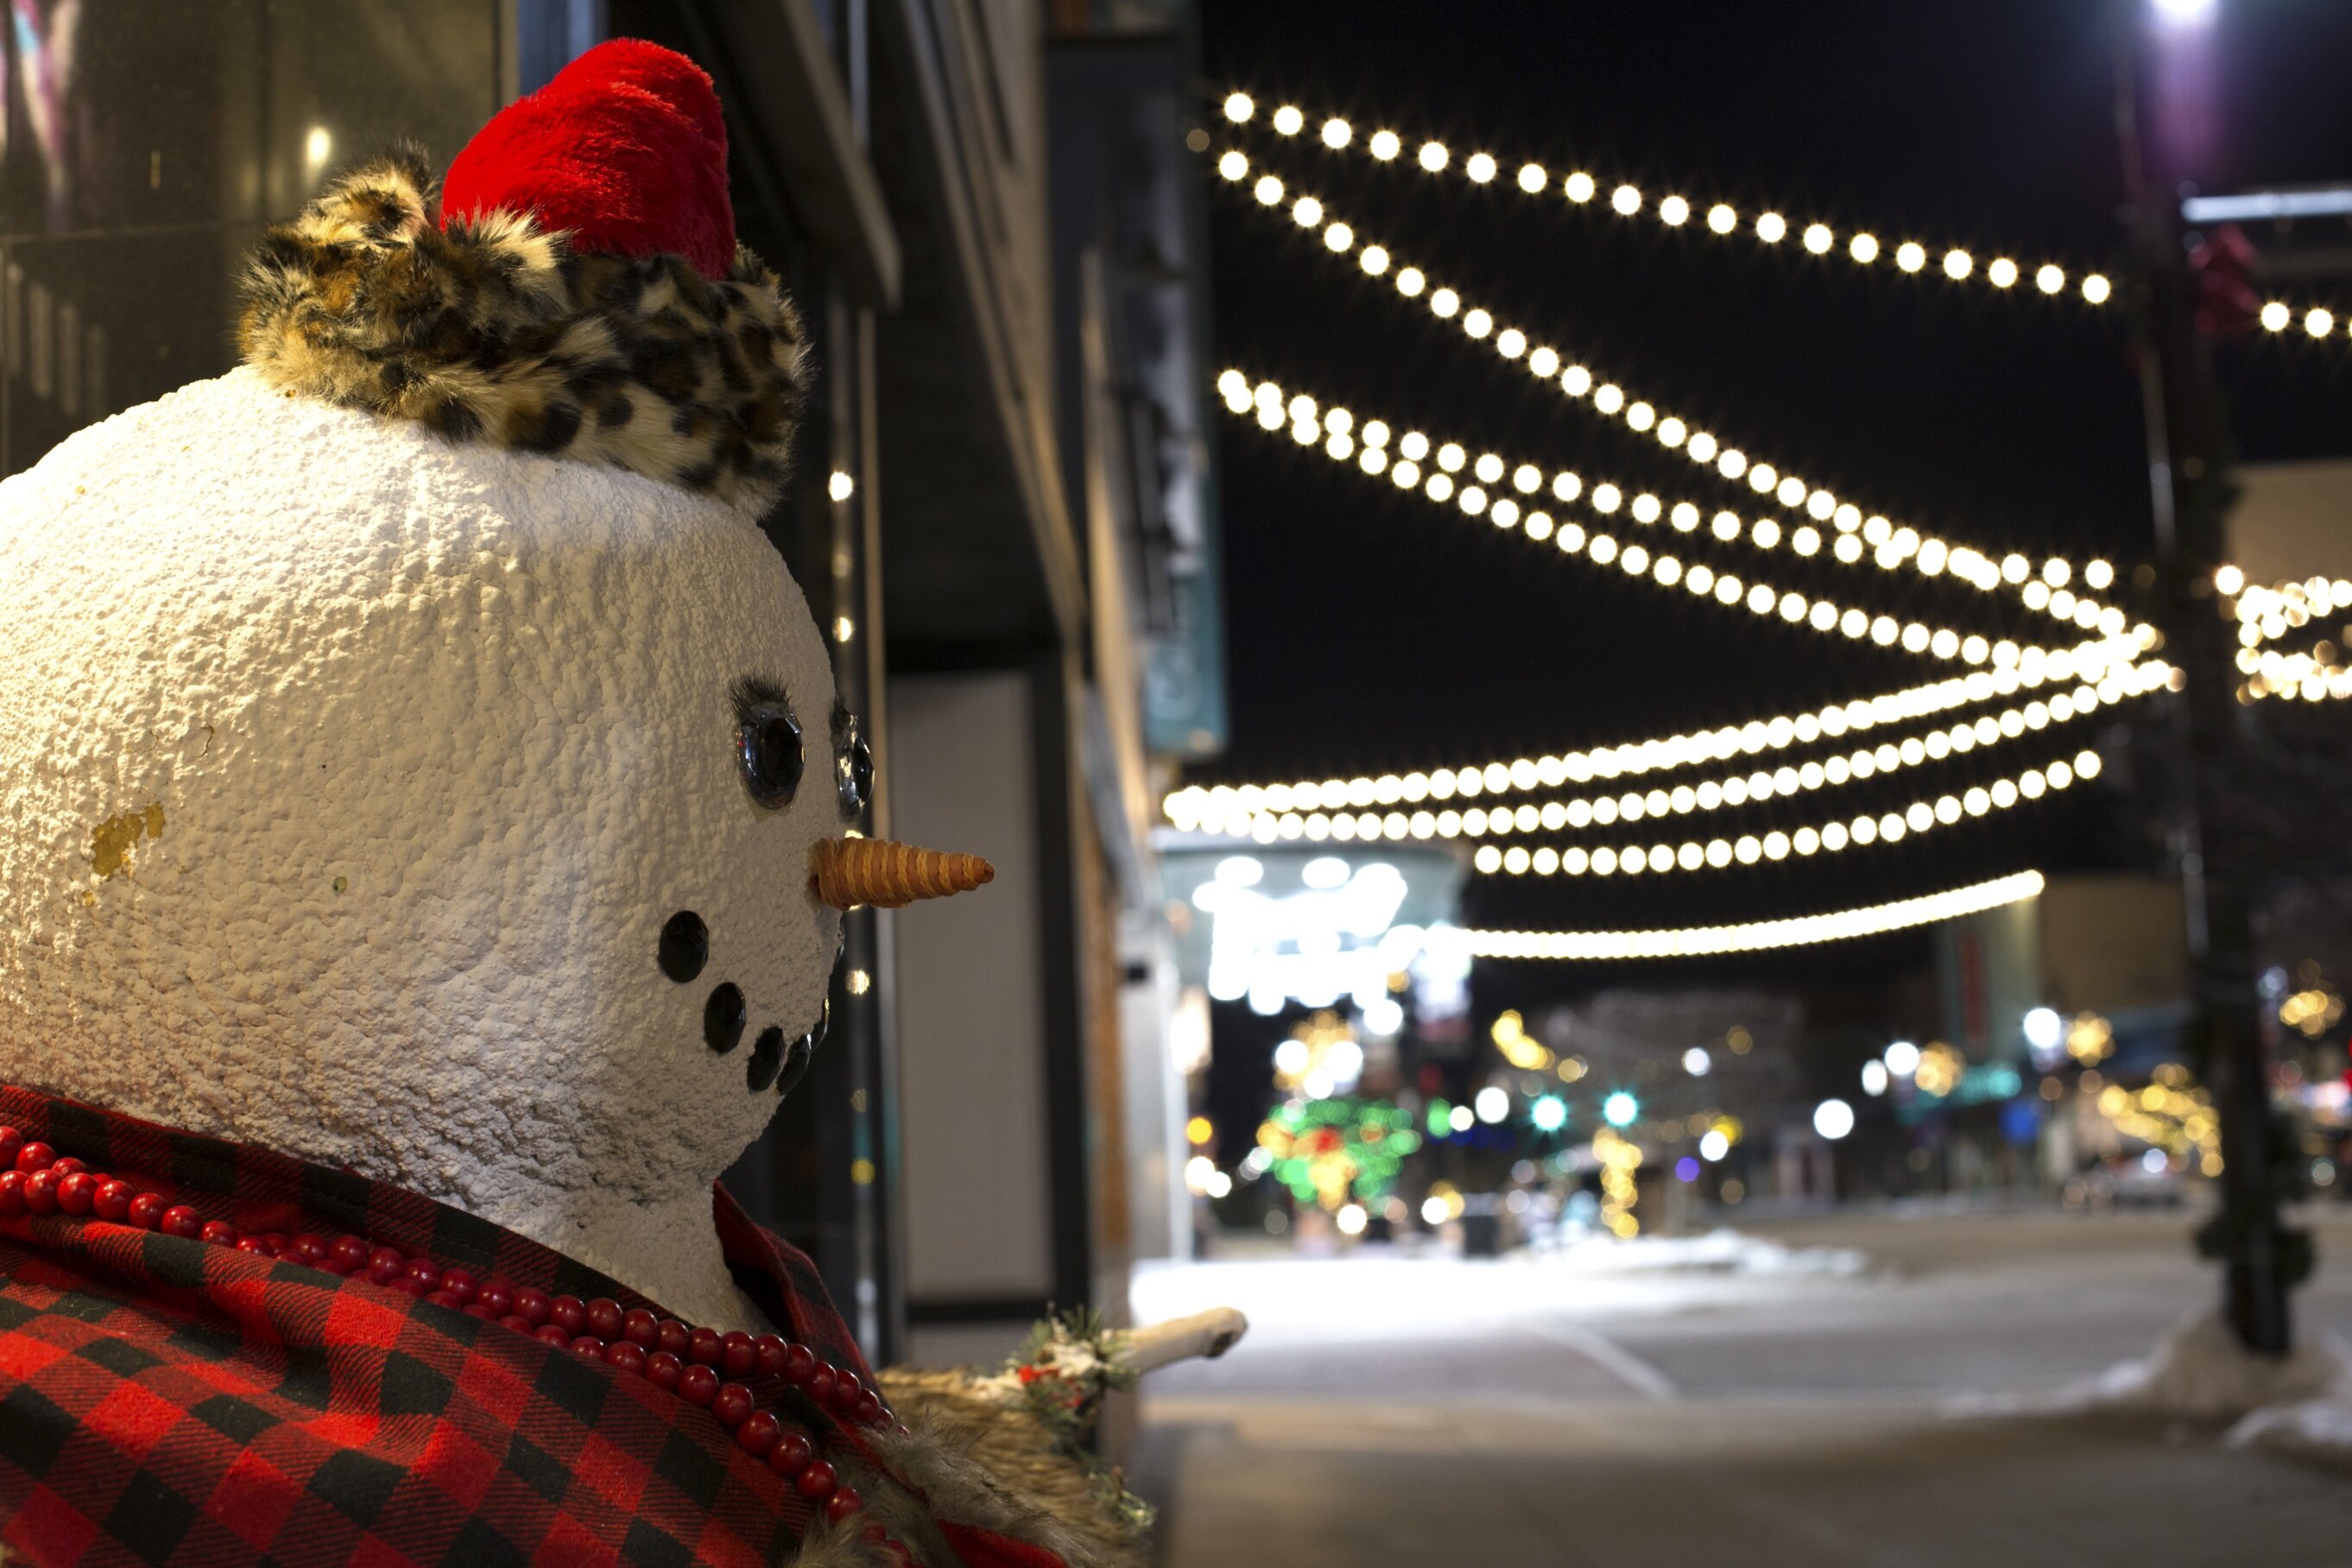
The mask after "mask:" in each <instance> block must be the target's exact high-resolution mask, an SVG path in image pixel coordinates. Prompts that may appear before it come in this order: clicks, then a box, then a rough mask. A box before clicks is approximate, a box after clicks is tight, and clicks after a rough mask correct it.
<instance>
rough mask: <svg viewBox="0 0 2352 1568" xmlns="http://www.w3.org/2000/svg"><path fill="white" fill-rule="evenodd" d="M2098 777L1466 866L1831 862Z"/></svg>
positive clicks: (1520, 870) (1607, 869)
mask: <svg viewBox="0 0 2352 1568" xmlns="http://www.w3.org/2000/svg"><path fill="white" fill-rule="evenodd" d="M2098 776H2099V754H2098V753H2097V752H2093V751H2087V750H2086V751H2082V752H2076V753H2075V754H2074V757H2073V758H2072V759H2071V760H2069V759H2065V758H2061V759H2059V760H2057V761H2054V762H2051V763H2044V764H2042V766H2039V767H2032V768H2027V769H2025V770H2024V771H2023V772H2022V773H2018V774H2017V775H2015V776H2014V777H2008V778H1999V779H1995V780H1994V781H1993V782H1992V784H1990V786H1989V787H1988V786H1984V785H1970V786H1969V788H1968V789H1967V790H1966V791H1964V792H1962V793H1960V794H1958V795H1938V796H1937V798H1936V799H1934V800H1932V801H1929V800H1915V801H1913V802H1912V803H1911V804H1910V805H1908V806H1906V807H1905V808H1904V809H1903V810H1901V811H1886V812H1880V813H1877V814H1875V815H1874V814H1872V813H1869V812H1862V813H1859V814H1857V815H1856V816H1853V817H1852V818H1851V819H1849V820H1845V821H1839V820H1836V819H1832V820H1830V821H1827V822H1824V823H1822V824H1820V825H1819V826H1804V827H1800V828H1798V829H1797V830H1796V831H1795V832H1794V833H1786V832H1783V831H1781V830H1780V829H1779V828H1774V829H1773V830H1772V831H1771V832H1769V833H1765V834H1760V835H1759V834H1754V833H1744V834H1742V835H1740V836H1739V837H1738V838H1710V839H1708V840H1707V841H1706V843H1704V844H1702V843H1699V842H1698V841H1697V840H1696V839H1689V840H1685V841H1684V842H1683V843H1681V844H1664V843H1660V844H1627V845H1623V846H1622V847H1621V846H1612V845H1603V846H1602V847H1600V848H1597V849H1586V848H1584V847H1581V846H1578V845H1571V846H1570V847H1568V848H1566V849H1555V848H1553V847H1551V846H1549V845H1546V846H1544V847H1542V848H1539V849H1535V850H1530V849H1528V847H1527V846H1525V845H1523V844H1514V845H1512V846H1511V847H1509V848H1508V849H1503V848H1499V847H1496V846H1495V845H1492V844H1481V845H1480V846H1479V847H1478V852H1477V853H1476V854H1475V855H1473V856H1472V857H1471V858H1470V864H1471V865H1472V867H1473V868H1475V869H1477V870H1478V871H1480V872H1483V873H1486V874H1488V875H1492V874H1493V873H1495V872H1497V871H1501V872H1504V873H1506V874H1507V875H1510V876H1514V877H1520V876H1527V875H1529V874H1533V875H1535V876H1538V877H1549V876H1555V875H1557V876H1567V877H1581V876H1585V875H1587V874H1588V873H1590V874H1591V875H1594V876H1601V877H1606V876H1611V875H1617V876H1626V877H1633V876H1640V875H1643V874H1646V873H1664V872H1671V871H1697V870H1701V869H1706V870H1718V871H1719V870H1722V869H1723V868H1726V867H1727V866H1730V865H1732V864H1733V863H1734V862H1737V863H1738V864H1739V865H1742V866H1753V865H1755V864H1756V863H1757V862H1759V861H1760V860H1785V859H1787V858H1789V857H1790V856H1791V855H1796V856H1798V857H1801V858H1803V857H1810V856H1813V855H1818V854H1830V855H1835V854H1840V853H1843V851H1845V850H1847V849H1852V848H1858V847H1865V848H1866V847H1869V846H1871V845H1873V844H1896V843H1900V842H1901V841H1902V840H1903V839H1905V838H1906V837H1912V836H1914V835H1916V834H1922V833H1930V832H1933V831H1935V830H1936V829H1937V828H1938V827H1949V826H1952V825H1953V824H1955V823H1958V822H1959V821H1961V820H1962V819H1963V818H1965V817H1971V816H1984V815H1985V814H1987V813H1988V812H1994V811H2007V810H2009V809H2010V808H2011V807H2012V806H2014V805H2017V804H2018V803H2019V802H2020V801H2036V800H2040V799H2042V797H2043V796H2045V795H2049V794H2050V793H2051V792H2053V791H2054V790H2063V789H2065V788H2067V787H2069V786H2070V785H2072V784H2074V781H2075V780H2076V779H2090V778H2096V777H2098ZM1334 837H1337V836H1336V835H1334Z"/></svg>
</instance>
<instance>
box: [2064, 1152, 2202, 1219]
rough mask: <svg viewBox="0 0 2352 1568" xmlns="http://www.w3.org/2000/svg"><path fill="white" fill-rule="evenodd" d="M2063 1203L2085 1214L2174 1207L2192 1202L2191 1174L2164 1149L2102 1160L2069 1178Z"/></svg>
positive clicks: (2072, 1209)
mask: <svg viewBox="0 0 2352 1568" xmlns="http://www.w3.org/2000/svg"><path fill="white" fill-rule="evenodd" d="M2059 1202H2060V1203H2062V1204H2063V1205H2065V1206H2066V1208H2068V1209H2069V1210H2071V1211H2074V1212H2075V1213H2081V1214H2105V1213H2107V1212H2108V1211H2110V1210H2113V1209H2173V1208H2179V1207H2182V1206H2183V1205H2186V1204H2187V1203H2188V1202H2189V1177H2188V1175H2187V1173H2185V1172H2182V1171H2178V1170H2175V1169H2174V1168H2173V1164H2172V1162H2171V1160H2169V1159H2168V1158H2167V1157H2166V1155H2165V1152H2164V1151H2163V1150H2161V1149H2148V1150H2146V1151H2144V1152H2140V1153H2137V1154H2122V1155H2117V1156H2116V1157H2115V1158H2113V1159H2109V1160H2102V1161H2099V1162H2097V1163H2095V1164H2093V1165H2092V1166H2090V1167H2089V1168H2088V1169H2087V1170H2085V1171H2084V1172H2083V1173H2081V1174H2080V1175H2077V1176H2075V1177H2074V1179H2073V1180H2071V1181H2069V1182H2068V1183H2067V1184H2066V1185H2065V1187H2064V1188H2063V1190H2062V1191H2061V1192H2060V1194H2059Z"/></svg>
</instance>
